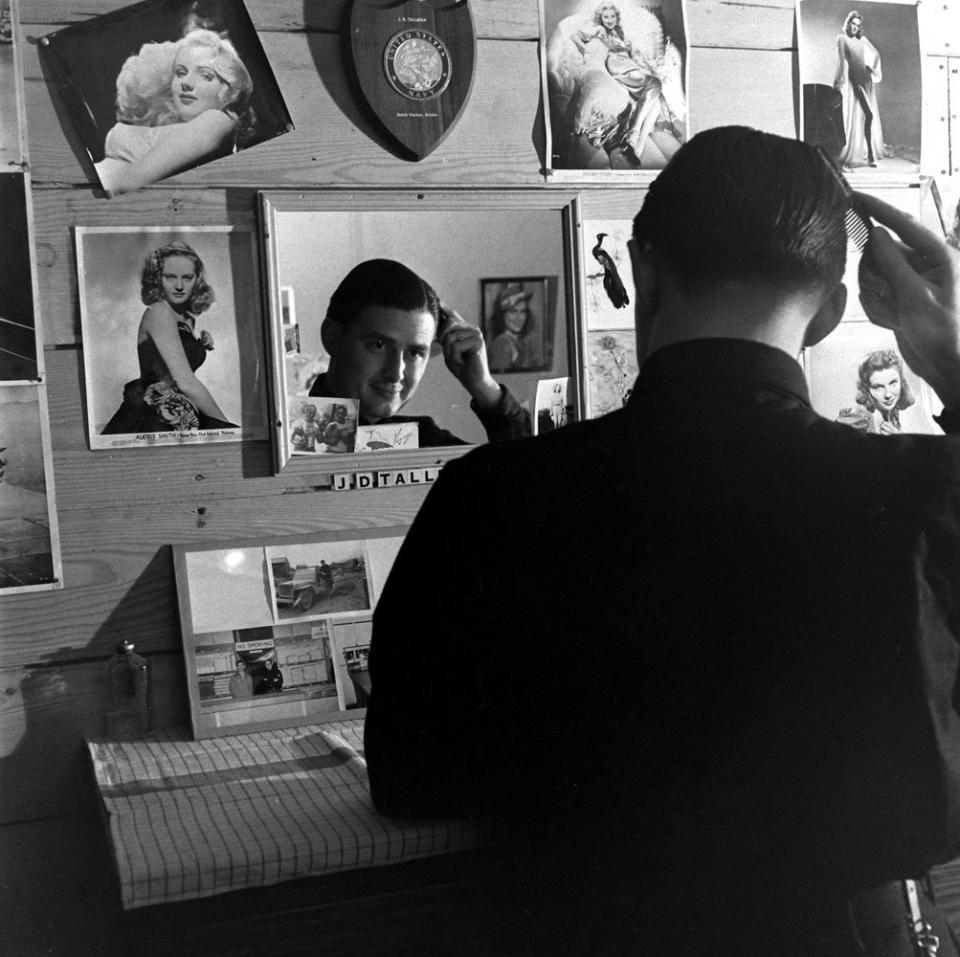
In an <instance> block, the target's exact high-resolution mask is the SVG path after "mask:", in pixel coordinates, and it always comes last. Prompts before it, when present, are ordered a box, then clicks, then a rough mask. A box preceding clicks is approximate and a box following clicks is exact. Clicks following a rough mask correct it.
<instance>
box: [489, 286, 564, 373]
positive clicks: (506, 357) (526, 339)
mask: <svg viewBox="0 0 960 957" xmlns="http://www.w3.org/2000/svg"><path fill="white" fill-rule="evenodd" d="M480 288H481V299H482V308H483V332H484V338H485V339H486V343H487V363H488V364H489V366H490V371H491V372H494V373H497V372H540V371H544V370H548V369H550V368H551V366H552V348H553V323H552V321H551V316H550V314H549V311H548V304H547V280H546V278H544V277H541V276H537V277H520V278H502V279H481V280H480Z"/></svg>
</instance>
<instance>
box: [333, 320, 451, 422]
mask: <svg viewBox="0 0 960 957" xmlns="http://www.w3.org/2000/svg"><path fill="white" fill-rule="evenodd" d="M436 331H437V330H436V320H435V319H434V318H433V316H432V315H431V313H430V312H428V311H426V310H404V309H396V308H393V307H390V306H375V305H371V306H364V307H363V308H362V309H361V310H360V312H359V314H358V315H357V316H356V317H355V318H353V319H352V320H350V321H348V322H341V321H336V320H333V319H329V318H328V319H326V320H324V323H323V328H322V336H323V344H324V347H325V348H326V350H327V352H329V353H330V366H329V368H328V370H327V388H328V390H329V391H330V392H331V394H333V395H338V396H343V397H345V398H356V399H358V400H359V402H360V417H361V419H362V420H364V421H365V422H368V423H370V424H376V423H377V422H379V421H380V420H381V419H386V418H389V417H391V416H393V415H396V414H397V412H399V410H400V408H401V407H402V406H403V404H404V403H405V402H406V401H407V400H408V399H409V398H410V397H411V396H412V395H413V394H414V392H416V390H417V386H418V385H419V384H420V380H421V379H422V378H423V374H424V372H425V371H426V369H427V361H428V359H429V358H430V344H431V343H432V342H433V339H434V336H435V335H436Z"/></svg>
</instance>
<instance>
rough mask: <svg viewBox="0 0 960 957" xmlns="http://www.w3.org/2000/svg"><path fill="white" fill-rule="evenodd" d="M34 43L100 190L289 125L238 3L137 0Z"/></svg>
mask: <svg viewBox="0 0 960 957" xmlns="http://www.w3.org/2000/svg"><path fill="white" fill-rule="evenodd" d="M40 50H41V55H42V56H43V57H44V60H45V62H46V63H47V64H48V65H49V67H50V70H51V73H52V74H53V76H54V79H55V80H56V81H57V85H58V87H59V88H60V92H61V94H62V96H63V97H64V99H65V101H66V103H67V105H68V107H69V109H70V113H71V116H72V118H73V120H74V123H75V124H76V127H77V131H78V132H79V134H80V138H81V140H82V141H83V145H84V147H85V148H86V150H87V152H88V154H89V156H90V159H91V160H92V161H93V164H94V171H95V174H96V178H97V180H98V181H99V184H100V186H101V187H102V188H103V191H104V193H105V194H106V195H107V196H117V195H120V194H122V193H127V192H130V191H131V190H136V189H140V188H141V187H144V186H149V185H151V184H153V183H156V182H159V181H161V180H164V179H166V178H167V177H168V176H173V175H175V174H176V173H179V172H182V171H184V170H188V169H192V168H193V167H195V166H199V165H201V164H203V163H208V162H210V161H212V160H215V159H220V158H222V157H225V156H230V155H232V154H234V153H237V152H239V151H240V150H243V149H245V148H247V147H248V146H252V145H254V144H255V143H258V142H261V141H262V140H265V139H268V138H270V137H273V136H277V135H278V134H280V133H283V132H286V131H287V130H288V129H291V128H292V124H291V123H290V117H289V114H288V113H287V111H286V108H285V106H284V103H283V98H282V96H281V95H280V91H279V88H278V87H277V85H276V80H275V79H274V77H273V73H272V71H271V69H270V66H269V64H268V62H267V60H266V57H265V55H264V53H263V48H262V47H261V45H260V42H259V39H258V38H257V35H256V32H255V31H254V29H253V26H252V24H251V23H250V19H249V16H248V15H247V12H246V9H245V8H244V6H243V4H242V3H231V4H228V3H219V2H213V3H195V2H194V3H183V4H170V3H161V2H159V0H158V2H157V3H150V2H148V3H145V4H143V3H141V4H137V5H136V6H135V7H128V8H125V9H123V10H118V11H116V12H115V13H112V14H107V15H106V16H103V17H97V18H94V19H92V20H88V21H85V22H83V23H79V24H75V25H73V26H70V27H67V28H65V29H64V30H61V31H59V32H57V33H54V34H51V35H49V36H47V37H43V38H42V39H41V42H40Z"/></svg>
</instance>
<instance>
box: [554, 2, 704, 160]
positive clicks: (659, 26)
mask: <svg viewBox="0 0 960 957" xmlns="http://www.w3.org/2000/svg"><path fill="white" fill-rule="evenodd" d="M567 6H569V5H567ZM671 6H675V7H677V10H676V11H674V15H673V20H674V22H675V24H676V32H677V33H678V34H679V35H677V36H673V35H671V33H670V32H669V31H668V30H667V29H666V27H665V21H666V19H667V13H668V12H670V11H665V9H664V7H662V6H661V5H648V4H641V3H638V2H636V0H620V2H618V3H600V4H595V3H591V4H584V3H580V4H577V5H575V10H574V12H572V13H571V14H570V15H568V16H565V17H563V18H562V19H560V20H559V21H558V22H556V25H555V26H554V27H553V29H552V30H550V29H549V28H548V39H547V46H546V58H547V82H548V93H549V99H550V116H551V132H552V140H553V166H554V168H564V169H662V168H663V167H664V166H665V165H666V163H667V161H668V160H669V159H670V157H671V156H672V155H673V154H674V153H675V152H676V151H677V150H678V149H679V148H680V145H681V143H683V141H684V140H685V139H686V135H687V106H686V95H685V89H684V88H685V83H684V54H683V53H682V52H681V48H682V47H683V46H684V36H683V33H684V31H683V17H682V8H681V7H680V5H679V4H673V5H671Z"/></svg>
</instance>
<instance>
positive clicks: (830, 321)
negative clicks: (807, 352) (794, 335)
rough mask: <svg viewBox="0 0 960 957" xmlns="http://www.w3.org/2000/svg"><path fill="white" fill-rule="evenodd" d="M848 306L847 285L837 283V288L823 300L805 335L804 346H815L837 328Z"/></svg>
mask: <svg viewBox="0 0 960 957" xmlns="http://www.w3.org/2000/svg"><path fill="white" fill-rule="evenodd" d="M846 308H847V287H846V286H845V285H844V284H843V283H842V282H840V283H837V285H836V288H835V289H834V290H833V291H832V292H831V293H830V294H829V295H828V296H827V297H826V298H825V299H824V300H823V302H822V303H821V305H820V308H819V309H818V310H817V311H816V313H815V314H814V316H813V318H812V319H811V320H810V324H809V325H808V326H807V332H806V335H805V336H804V337H803V345H804V348H807V347H809V346H815V345H816V344H817V343H818V342H820V341H822V340H823V339H826V337H827V336H828V335H829V334H830V333H831V332H833V330H834V329H836V327H837V325H838V324H839V323H840V320H841V319H842V318H843V310H844V309H846Z"/></svg>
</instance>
